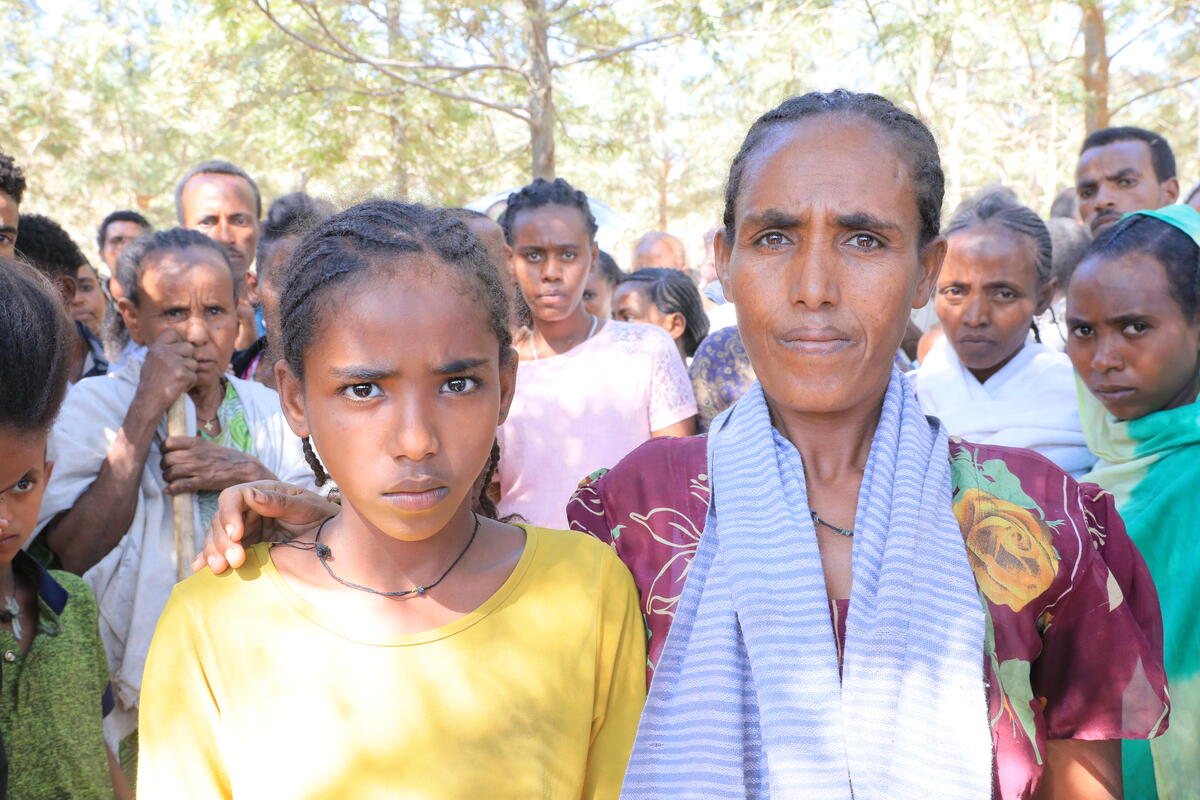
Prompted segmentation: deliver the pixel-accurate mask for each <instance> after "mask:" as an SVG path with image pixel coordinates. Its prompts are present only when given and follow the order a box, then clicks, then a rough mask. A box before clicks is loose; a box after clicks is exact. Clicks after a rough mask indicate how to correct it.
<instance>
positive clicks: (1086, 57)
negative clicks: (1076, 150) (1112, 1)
mask: <svg viewBox="0 0 1200 800" xmlns="http://www.w3.org/2000/svg"><path fill="white" fill-rule="evenodd" d="M1080 7H1081V8H1082V9H1083V20H1082V22H1080V27H1081V28H1082V29H1083V76H1082V77H1083V91H1084V106H1083V107H1084V122H1085V124H1086V126H1087V132H1088V133H1091V132H1092V131H1097V130H1100V129H1101V128H1107V127H1108V45H1107V41H1106V37H1105V32H1104V9H1103V7H1101V5H1100V0H1080Z"/></svg>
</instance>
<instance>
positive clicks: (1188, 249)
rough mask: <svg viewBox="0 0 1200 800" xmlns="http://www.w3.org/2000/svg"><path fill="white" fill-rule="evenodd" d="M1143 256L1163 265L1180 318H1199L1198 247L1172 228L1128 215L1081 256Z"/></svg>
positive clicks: (1141, 215) (1199, 253)
mask: <svg viewBox="0 0 1200 800" xmlns="http://www.w3.org/2000/svg"><path fill="white" fill-rule="evenodd" d="M1132 253H1144V254H1146V255H1148V256H1150V257H1151V258H1153V259H1154V260H1155V261H1157V262H1158V263H1160V264H1162V265H1163V269H1164V270H1166V273H1167V282H1168V283H1169V284H1170V287H1171V296H1172V297H1173V298H1174V299H1175V302H1176V303H1178V304H1179V308H1180V309H1181V310H1182V311H1183V315H1184V317H1186V318H1187V319H1188V320H1189V321H1194V320H1195V319H1196V317H1197V315H1200V246H1197V244H1196V241H1195V240H1194V239H1192V237H1190V236H1188V235H1187V234H1186V233H1184V232H1183V231H1181V230H1179V229H1178V228H1176V227H1175V226H1174V225H1171V224H1169V223H1166V222H1163V221H1162V220H1161V219H1155V218H1154V217H1147V216H1146V215H1144V214H1132V215H1130V216H1128V217H1125V218H1124V219H1122V220H1121V221H1120V222H1118V223H1117V224H1115V225H1111V226H1109V227H1108V228H1106V229H1104V230H1103V231H1102V232H1101V233H1100V235H1099V236H1097V237H1096V239H1095V240H1094V241H1093V242H1092V244H1091V246H1090V247H1088V249H1087V251H1086V252H1085V253H1084V254H1083V259H1081V263H1082V261H1084V260H1088V259H1092V258H1103V259H1105V260H1115V259H1118V258H1122V257H1124V256H1127V255H1130V254H1132Z"/></svg>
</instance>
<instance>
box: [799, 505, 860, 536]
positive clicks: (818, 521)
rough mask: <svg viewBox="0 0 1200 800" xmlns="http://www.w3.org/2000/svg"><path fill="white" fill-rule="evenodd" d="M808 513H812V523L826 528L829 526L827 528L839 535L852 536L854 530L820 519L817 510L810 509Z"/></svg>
mask: <svg viewBox="0 0 1200 800" xmlns="http://www.w3.org/2000/svg"><path fill="white" fill-rule="evenodd" d="M808 513H810V514H812V519H813V523H814V524H816V525H824V526H825V527H826V528H829V530H831V531H833V532H834V533H836V534H838V535H839V536H853V535H854V531H852V530H850V529H849V528H839V527H838V526H837V525H833V524H830V523H828V522H826V521H825V520H823V519H821V518H820V517H818V516H817V512H815V511H810V512H808Z"/></svg>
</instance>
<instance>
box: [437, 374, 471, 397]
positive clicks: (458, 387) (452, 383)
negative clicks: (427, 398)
mask: <svg viewBox="0 0 1200 800" xmlns="http://www.w3.org/2000/svg"><path fill="white" fill-rule="evenodd" d="M478 385H479V381H477V380H475V379H474V378H451V379H450V380H448V381H446V382H445V383H443V384H442V391H444V392H445V393H446V394H466V393H467V392H469V391H471V390H472V389H474V388H475V387H476V386H478Z"/></svg>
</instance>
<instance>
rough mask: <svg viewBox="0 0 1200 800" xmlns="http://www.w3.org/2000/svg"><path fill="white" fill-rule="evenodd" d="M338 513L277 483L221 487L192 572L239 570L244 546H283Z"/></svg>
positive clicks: (304, 492) (314, 496)
mask: <svg viewBox="0 0 1200 800" xmlns="http://www.w3.org/2000/svg"><path fill="white" fill-rule="evenodd" d="M340 510H341V509H340V508H339V507H338V506H337V505H335V504H334V503H331V502H329V501H328V500H326V499H325V498H323V497H321V496H320V495H318V494H314V493H313V492H310V491H308V490H307V489H301V488H300V487H299V486H293V485H292V484H290V483H283V482H281V481H255V482H254V483H243V484H239V485H237V486H231V487H229V488H228V489H225V490H224V491H222V492H221V494H220V495H219V496H218V498H217V513H216V514H214V515H213V518H212V522H211V523H210V524H209V528H208V536H207V537H206V538H205V540H204V552H202V553H200V554H199V555H198V556H196V560H195V561H193V562H192V571H193V572H199V571H200V570H202V569H204V567H205V565H207V566H208V567H209V569H211V570H212V571H213V573H214V574H216V575H220V574H221V573H222V572H224V571H225V570H226V569H228V568H229V567H233V568H235V569H236V568H237V567H240V566H241V565H242V564H243V563H244V562H245V560H246V548H247V547H249V546H250V545H253V544H257V543H258V542H262V541H267V542H285V541H289V540H291V539H294V538H296V537H297V536H300V535H301V534H304V533H307V532H309V531H311V530H314V529H315V528H316V527H317V526H318V525H320V524H321V523H322V522H324V521H325V520H327V519H328V518H329V517H332V516H333V515H334V514H337V513H338V512H339V511H340Z"/></svg>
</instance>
